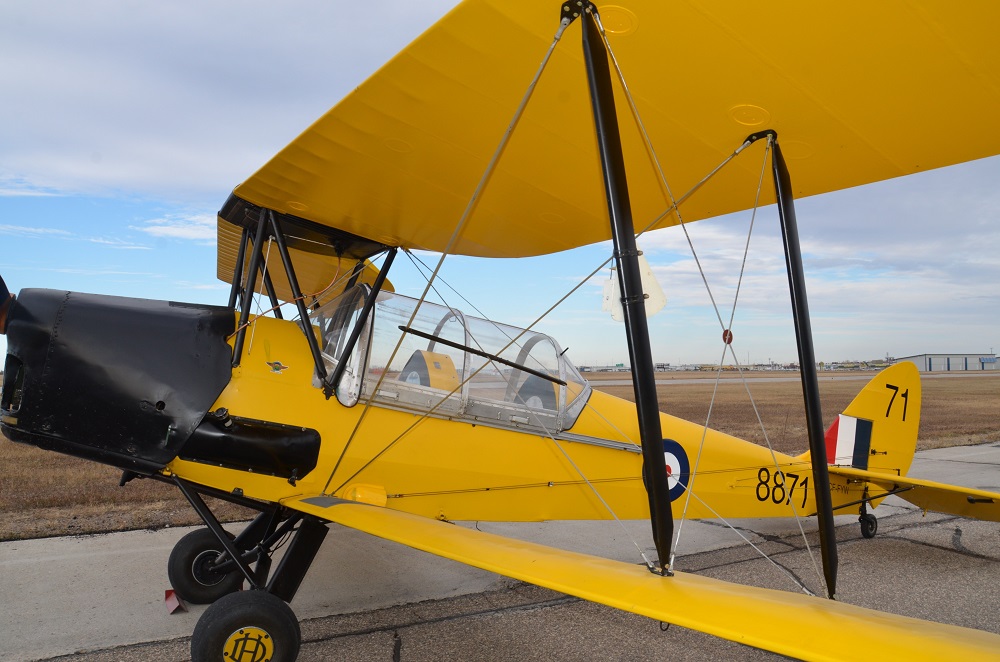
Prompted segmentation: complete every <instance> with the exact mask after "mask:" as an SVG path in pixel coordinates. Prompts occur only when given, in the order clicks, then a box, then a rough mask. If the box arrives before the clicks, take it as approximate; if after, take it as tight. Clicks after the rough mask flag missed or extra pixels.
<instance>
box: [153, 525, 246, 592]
mask: <svg viewBox="0 0 1000 662" xmlns="http://www.w3.org/2000/svg"><path fill="white" fill-rule="evenodd" d="M230 538H232V535H230ZM223 551H224V550H223V547H222V543H220V542H219V539H218V538H216V537H215V534H214V533H212V532H211V531H209V530H208V529H198V530H196V531H192V532H191V533H189V534H187V535H186V536H184V537H183V538H181V539H180V540H178V541H177V544H176V545H174V548H173V549H172V550H171V551H170V559H169V560H168V561H167V576H168V577H169V578H170V585H171V586H173V587H174V590H175V591H177V595H179V596H181V597H182V598H183V599H184V600H187V601H188V602H190V603H192V604H198V605H204V604H209V603H212V602H215V601H216V600H218V599H219V598H221V597H222V596H224V595H229V594H230V593H233V592H235V591H238V590H240V588H241V587H242V586H243V573H242V572H240V570H239V569H238V568H236V567H235V566H234V567H233V570H232V571H231V572H228V573H226V572H218V571H216V570H214V569H213V568H212V565H213V564H214V563H215V562H216V560H217V559H218V558H219V555H220V554H222V553H223Z"/></svg>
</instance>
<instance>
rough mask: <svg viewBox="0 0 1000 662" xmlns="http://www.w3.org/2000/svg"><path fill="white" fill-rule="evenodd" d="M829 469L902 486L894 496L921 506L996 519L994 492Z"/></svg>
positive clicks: (889, 487) (999, 514) (999, 518)
mask: <svg viewBox="0 0 1000 662" xmlns="http://www.w3.org/2000/svg"><path fill="white" fill-rule="evenodd" d="M829 471H830V473H831V474H835V475H838V476H844V477H845V478H848V479H854V480H863V481H867V482H869V483H872V484H875V485H878V486H879V487H881V488H882V489H884V490H886V491H887V492H891V491H893V490H897V489H900V488H904V490H903V491H900V492H898V493H897V494H896V496H898V497H899V498H900V499H904V500H906V501H909V502H910V503H912V504H913V505H915V506H917V507H918V508H922V509H924V510H931V511H934V512H937V513H949V514H951V515H960V516H962V517H970V518H972V519H981V520H986V521H989V522H1000V494H997V493H996V492H987V491H985V490H975V489H972V488H969V487H959V486H957V485H947V484H945V483H936V482H934V481H930V480H922V479H920V478H907V477H900V476H893V475H889V474H884V473H876V472H873V471H864V470H862V469H853V468H850V467H830V469H829Z"/></svg>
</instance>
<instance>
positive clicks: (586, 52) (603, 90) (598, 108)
mask: <svg viewBox="0 0 1000 662" xmlns="http://www.w3.org/2000/svg"><path fill="white" fill-rule="evenodd" d="M569 6H570V5H569V4H567V5H564V7H566V9H564V10H563V12H564V16H565V13H566V12H567V11H569V9H568V7H569ZM596 12H597V8H596V7H595V6H594V5H593V3H590V2H587V3H586V7H585V11H584V12H583V18H582V19H581V20H582V21H583V56H584V61H585V62H586V65H587V80H588V82H589V84H590V100H591V105H592V107H593V111H594V124H595V129H596V132H597V143H598V151H600V154H601V171H602V174H603V176H604V192H605V196H606V198H607V202H608V215H609V216H610V221H611V235H612V240H613V242H614V251H615V261H616V263H617V266H618V281H619V285H620V286H621V292H622V310H623V312H624V317H625V335H626V337H627V338H628V351H629V360H630V361H631V364H632V387H633V388H634V389H635V404H636V411H637V413H638V417H639V438H640V440H641V442H642V458H643V476H644V477H645V479H646V480H645V482H646V489H647V491H648V493H649V515H650V521H651V523H652V526H653V541H654V543H655V544H656V553H657V555H658V556H659V560H658V563H659V565H660V572H661V573H662V574H670V573H669V572H668V571H667V563H668V562H669V560H670V545H671V539H672V538H673V535H674V519H673V513H672V512H671V509H670V485H669V484H668V483H667V466H666V461H665V459H664V456H663V434H662V431H661V430H660V409H659V403H658V401H657V398H656V375H655V373H654V368H653V355H652V350H651V348H650V342H649V327H648V325H647V323H646V301H645V295H644V294H643V292H642V282H641V276H640V271H639V251H638V249H637V248H636V244H635V229H634V227H633V224H632V208H631V205H630V203H629V195H628V182H627V181H626V179H625V158H624V156H623V155H622V145H621V136H620V134H619V132H618V118H617V114H616V112H615V99H614V89H613V88H612V84H611V70H610V68H609V65H608V54H607V51H606V50H605V48H604V41H603V40H602V39H601V34H600V31H599V28H598V26H597V21H596V19H595V17H594V14H595V13H596Z"/></svg>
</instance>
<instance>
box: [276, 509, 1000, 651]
mask: <svg viewBox="0 0 1000 662" xmlns="http://www.w3.org/2000/svg"><path fill="white" fill-rule="evenodd" d="M282 503H283V505H285V506H288V507H289V508H293V509H295V510H299V511H302V512H305V513H308V514H310V515H314V516H316V517H319V518H322V519H324V520H327V521H330V522H336V523H338V524H342V525H344V526H347V527H350V528H353V529H357V530H359V531H364V532H366V533H370V534H372V535H375V536H378V537H380V538H385V539H387V540H392V541H394V542H398V543H402V544H404V545H407V546H409V547H413V548H415V549H419V550H422V551H425V552H429V553H431V554H435V555H437V556H442V557H444V558H448V559H452V560H455V561H459V562H461V563H465V564H468V565H471V566H474V567H477V568H481V569H483V570H487V571H490V572H495V573H499V574H501V575H506V576H508V577H513V578H515V579H519V580H523V581H526V582H530V583H532V584H537V585H538V586H543V587H546V588H550V589H553V590H556V591H559V592H561V593H566V594H569V595H574V596H577V597H580V598H583V599H585V600H589V601H592V602H597V603H601V604H605V605H609V606H611V607H616V608H618V609H622V610H624V611H628V612H633V613H636V614H641V615H644V616H648V617H649V618H653V619H656V620H659V621H663V622H668V623H673V624H676V625H680V626H682V627H687V628H691V629H693V630H698V631H701V632H705V633H707V634H711V635H714V636H717V637H722V638H724V639H730V640H732V641H736V642H739V643H742V644H746V645H748V646H753V647H756V648H763V649H766V650H771V651H774V652H776V653H781V654H783V655H789V656H792V657H795V658H802V659H821V660H829V659H849V658H856V656H857V655H858V653H859V651H864V655H865V656H867V657H871V658H876V657H883V658H885V659H914V658H920V659H932V658H940V659H959V658H960V657H966V658H967V659H1000V636H997V635H994V634H990V633H986V632H981V631H979V630H971V629H968V628H961V627H956V626H952V625H942V624H939V623H931V622H927V621H921V620H918V619H913V618H907V617H904V616H896V615H893V614H886V613H883V612H878V611H873V610H870V609H863V608H861V607H855V606H852V605H848V604H844V603H841V602H836V601H833V600H826V599H823V598H815V597H809V596H806V595H802V594H798V593H789V592H785V591H776V590H772V589H762V588H755V587H750V586H742V585H739V584H732V583H729V582H724V581H721V580H717V579H711V578H708V577H700V576H697V575H690V574H686V573H676V574H675V575H674V576H673V577H669V578H666V577H661V576H659V575H654V574H652V573H650V572H649V571H648V570H646V568H645V567H643V566H640V565H631V564H628V563H622V562H620V561H612V560H609V559H603V558H599V557H594V556H588V555H584V554H578V553H575V552H568V551H564V550H559V549H554V548H551V547H546V546H544V545H538V544H534V543H528V542H523V541H520V540H513V539H510V538H504V537H502V536H497V535H493V534H489V533H484V532H481V531H474V530H471V529H466V528H464V527H460V526H455V525H453V524H449V523H447V522H441V521H437V520H432V519H429V518H426V517H421V516H419V515H411V514H408V513H403V512H399V511H394V510H390V509H388V508H384V507H379V506H371V505H366V504H361V503H355V502H350V501H344V500H341V499H337V498H333V497H328V496H314V497H298V498H295V499H289V500H287V501H284V502H282ZM844 633H850V636H849V637H845V636H844ZM838 642H839V643H838Z"/></svg>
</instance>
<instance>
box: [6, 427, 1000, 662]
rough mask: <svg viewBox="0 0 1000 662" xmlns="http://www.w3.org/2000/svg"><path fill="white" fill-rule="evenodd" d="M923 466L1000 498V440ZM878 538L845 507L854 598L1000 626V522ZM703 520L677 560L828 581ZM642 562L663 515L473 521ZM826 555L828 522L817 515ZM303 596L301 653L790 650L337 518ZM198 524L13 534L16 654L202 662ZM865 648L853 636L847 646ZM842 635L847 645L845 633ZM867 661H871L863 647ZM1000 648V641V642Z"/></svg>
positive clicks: (686, 566) (477, 655)
mask: <svg viewBox="0 0 1000 662" xmlns="http://www.w3.org/2000/svg"><path fill="white" fill-rule="evenodd" d="M910 475H911V476H916V477H920V478H926V479H930V480H936V481H940V482H945V483H952V484H956V485H965V486H969V487H975V488H979V489H984V490H990V491H995V492H1000V442H994V443H988V444H983V445H978V446H966V447H955V448H947V449H937V450H933V451H922V452H920V453H918V454H917V457H916V458H915V460H914V464H913V468H912V469H911V471H910ZM875 513H876V515H878V517H879V532H878V535H877V536H876V537H875V538H874V539H872V540H865V539H863V538H862V537H861V534H860V530H859V527H858V524H857V516H856V515H845V516H840V517H838V518H837V522H838V526H837V537H838V541H839V555H840V575H839V580H838V599H840V600H842V601H845V602H849V603H852V604H857V605H861V606H864V607H869V608H873V609H878V610H881V611H888V612H893V613H898V614H904V615H907V616H914V617H917V618H922V619H927V620H934V621H939V622H944V623H951V624H955V625H962V626H965V627H970V628H976V629H980V630H986V631H989V632H994V633H997V634H1000V591H997V590H996V586H998V585H1000V544H998V543H1000V524H997V523H995V522H979V521H975V520H968V519H964V518H959V517H952V516H947V515H940V514H933V513H932V514H927V515H924V514H923V513H922V512H921V511H919V510H917V509H915V508H913V507H912V506H909V505H908V504H905V502H903V501H901V500H899V499H897V498H890V499H887V500H886V502H885V503H883V504H882V505H881V506H880V507H879V508H878V509H877V510H876V511H875ZM733 524H735V526H736V528H737V529H738V530H739V531H740V532H741V533H742V534H743V536H745V537H746V538H747V539H749V540H750V541H751V542H753V543H754V545H756V546H757V547H758V548H760V549H761V550H763V551H764V552H766V553H767V554H768V555H769V557H770V559H771V560H766V559H764V558H763V557H762V556H761V555H760V554H759V553H758V552H757V551H755V550H754V549H753V548H751V547H750V546H749V545H747V544H746V542H744V540H743V539H742V538H741V537H740V536H738V535H737V534H736V533H734V531H733V530H731V529H729V528H727V527H726V526H724V525H723V524H722V523H720V522H718V521H689V522H685V523H684V525H683V531H682V538H681V541H680V543H679V544H678V546H677V560H676V567H677V569H679V570H683V571H687V572H694V573H698V574H702V575H706V576H711V577H717V578H720V579H726V580H728V581H734V582H739V583H745V584H753V585H758V586H767V587H771V588H779V589H787V590H791V591H794V590H799V589H798V588H797V587H796V585H795V583H794V582H793V581H792V580H791V579H790V576H794V577H796V578H798V579H799V580H800V581H802V582H803V583H805V584H806V585H807V586H808V587H809V588H810V589H811V590H813V591H815V592H822V591H821V586H822V583H821V579H820V578H819V573H818V572H817V569H816V566H817V565H818V564H819V560H818V558H817V559H816V561H815V564H814V562H813V561H811V560H810V557H809V554H808V552H807V551H806V550H805V547H806V545H805V543H804V541H803V537H802V535H801V533H800V532H799V529H798V526H797V524H796V523H795V522H794V521H793V520H787V519H781V520H741V521H737V522H733ZM463 525H465V526H478V528H480V529H483V530H487V531H490V532H494V533H501V534H504V535H509V536H513V537H518V538H522V539H526V540H532V541H535V542H542V543H545V544H549V545H552V546H555V547H561V548H566V549H573V550H575V551H581V552H585V553H591V554H596V555H600V556H605V557H609V558H617V559H620V560H624V561H629V562H636V563H638V562H641V558H640V555H639V552H638V550H637V547H639V548H641V549H642V550H643V551H644V552H645V554H646V555H647V556H649V557H650V558H653V557H655V553H654V552H653V547H652V541H651V537H650V533H649V524H648V522H625V523H624V524H618V523H615V522H546V523H537V524H508V523H479V524H478V525H477V524H475V523H464V524H463ZM803 527H804V528H805V530H806V532H807V536H806V538H807V539H808V540H809V545H810V546H811V547H812V549H813V550H814V553H815V550H816V548H817V543H816V535H815V533H814V529H815V520H812V519H806V520H803ZM332 529H333V530H332V531H331V533H330V535H329V536H328V537H327V541H326V543H325V544H324V546H323V549H322V550H321V552H320V555H319V556H318V557H317V559H316V561H315V562H314V563H313V566H312V569H311V570H310V572H309V574H308V575H307V577H306V580H305V582H304V584H303V587H302V589H301V590H300V592H299V594H298V595H297V596H296V598H295V600H294V601H293V602H292V604H291V606H292V608H293V609H294V610H295V613H296V615H297V616H298V617H299V619H300V622H301V626H302V635H303V646H302V651H301V653H300V655H299V660H302V661H303V662H307V661H310V660H386V661H403V660H413V661H415V660H497V661H503V660H625V659H629V660H636V659H638V660H651V659H670V660H705V659H727V660H759V659H773V658H777V656H775V655H772V654H770V653H767V652H764V651H760V650H756V649H752V648H748V647H746V646H743V645H740V644H736V643H732V642H728V641H724V640H720V639H717V638H714V637H710V636H707V635H703V634H701V633H698V632H694V631H691V630H685V629H683V628H680V627H677V626H671V627H669V628H666V629H665V631H664V627H663V626H662V625H661V624H659V623H657V622H655V621H651V620H649V619H647V618H644V617H640V616H635V615H632V614H627V613H624V612H620V611H617V610H614V609H611V608H607V607H603V606H600V605H595V604H592V603H588V602H584V601H581V600H578V599H576V598H570V597H567V596H564V595H561V594H558V593H554V592H552V591H548V590H545V589H540V588H538V587H534V586H531V585H527V584H523V583H520V582H516V581H513V580H510V579H506V578H503V577H500V576H497V575H493V574H490V573H486V572H483V571H480V570H476V569H473V568H469V567H466V566H463V565H461V564H457V563H454V562H451V561H447V560H444V559H440V558H437V557H434V556H431V555H429V554H425V553H423V552H417V551H414V550H411V549H409V548H406V547H403V546H400V545H397V544H394V543H389V542H386V541H383V540H380V539H377V538H373V537H371V536H368V535H366V534H362V533H358V532H356V531H352V530H350V529H345V528H342V527H339V526H333V527H332ZM189 530H190V529H187V528H184V529H180V528H175V529H169V528H168V529H162V530H158V531H129V532H123V533H113V534H106V535H96V536H83V537H66V538H46V539H37V540H24V541H14V542H5V543H0V632H2V635H3V636H0V660H18V661H20V660H49V659H61V658H63V657H68V658H71V659H73V660H80V661H82V662H98V661H101V662H103V661H109V660H153V659H155V660H185V659H187V658H188V647H189V641H190V640H189V636H190V634H191V632H192V630H193V629H194V626H195V623H196V622H197V619H198V617H199V616H200V615H201V613H202V611H204V607H199V606H190V607H189V610H188V611H186V612H179V613H175V614H172V615H171V614H169V613H168V609H167V607H166V606H165V603H164V591H165V590H166V589H168V588H169V583H168V581H167V575H166V561H167V557H168V555H169V553H170V549H171V548H172V546H173V544H174V543H175V542H176V541H177V540H178V539H179V538H180V537H181V536H182V535H184V534H185V533H187V532H188V531H189ZM838 643H840V644H842V645H846V646H847V647H848V648H847V649H846V650H847V651H850V648H849V646H850V633H849V632H848V633H844V640H843V641H842V642H838ZM831 645H834V644H833V642H832V643H831ZM856 653H857V654H856V656H854V657H856V658H858V659H861V658H864V657H865V652H864V651H861V650H859V651H857V652H856ZM998 656H1000V651H998Z"/></svg>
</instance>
